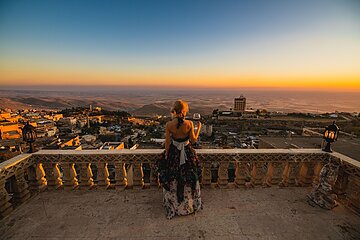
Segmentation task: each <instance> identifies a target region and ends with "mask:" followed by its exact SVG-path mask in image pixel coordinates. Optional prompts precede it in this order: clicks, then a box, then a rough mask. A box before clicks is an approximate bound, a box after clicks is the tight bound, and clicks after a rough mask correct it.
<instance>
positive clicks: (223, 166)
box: [218, 161, 229, 188]
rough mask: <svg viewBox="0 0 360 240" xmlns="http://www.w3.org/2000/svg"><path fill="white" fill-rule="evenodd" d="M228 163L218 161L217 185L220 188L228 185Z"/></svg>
mask: <svg viewBox="0 0 360 240" xmlns="http://www.w3.org/2000/svg"><path fill="white" fill-rule="evenodd" d="M228 169H229V161H220V162H219V170H218V185H219V187H220V188H226V187H228V183H229V171H228Z"/></svg>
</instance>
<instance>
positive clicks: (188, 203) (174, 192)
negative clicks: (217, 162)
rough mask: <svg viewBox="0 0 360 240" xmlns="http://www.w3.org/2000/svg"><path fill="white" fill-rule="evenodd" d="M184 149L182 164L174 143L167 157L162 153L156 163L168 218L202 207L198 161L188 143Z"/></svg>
mask: <svg viewBox="0 0 360 240" xmlns="http://www.w3.org/2000/svg"><path fill="white" fill-rule="evenodd" d="M182 140H183V141H186V140H187V139H182ZM176 141H178V140H176ZM184 150H185V154H186V160H185V163H184V164H182V165H180V150H178V148H177V147H175V146H174V144H171V145H170V148H169V152H168V156H167V159H165V154H164V156H163V158H162V159H161V160H160V162H159V163H158V172H159V179H160V183H161V185H162V187H163V193H164V202H163V203H164V207H165V211H166V217H167V218H168V219H171V218H173V217H174V216H175V215H188V214H191V213H194V212H196V211H198V210H200V209H202V203H201V196H200V184H199V181H200V180H201V179H200V178H201V167H200V163H199V160H198V158H197V156H196V153H195V150H194V149H193V147H192V146H191V144H190V143H189V144H188V145H186V146H185V149H184Z"/></svg>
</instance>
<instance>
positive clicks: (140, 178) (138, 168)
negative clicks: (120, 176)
mask: <svg viewBox="0 0 360 240" xmlns="http://www.w3.org/2000/svg"><path fill="white" fill-rule="evenodd" d="M133 166H134V175H133V181H134V182H133V183H134V187H137V188H139V187H140V188H142V187H143V186H144V172H143V169H142V163H141V162H138V161H136V162H135V163H134V165H133Z"/></svg>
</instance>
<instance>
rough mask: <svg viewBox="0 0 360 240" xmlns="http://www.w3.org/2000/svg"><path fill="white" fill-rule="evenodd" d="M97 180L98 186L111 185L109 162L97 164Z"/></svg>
mask: <svg viewBox="0 0 360 240" xmlns="http://www.w3.org/2000/svg"><path fill="white" fill-rule="evenodd" d="M97 180H98V186H99V187H101V188H105V189H107V188H108V187H109V186H110V179H109V170H108V168H107V163H98V164H97Z"/></svg>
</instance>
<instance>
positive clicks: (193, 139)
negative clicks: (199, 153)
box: [190, 121, 201, 143]
mask: <svg viewBox="0 0 360 240" xmlns="http://www.w3.org/2000/svg"><path fill="white" fill-rule="evenodd" d="M190 126H191V129H190V141H191V142H192V143H195V142H196V140H197V139H198V137H199V134H200V129H201V122H200V121H198V122H197V130H196V132H195V129H194V123H193V122H192V121H190Z"/></svg>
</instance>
